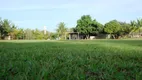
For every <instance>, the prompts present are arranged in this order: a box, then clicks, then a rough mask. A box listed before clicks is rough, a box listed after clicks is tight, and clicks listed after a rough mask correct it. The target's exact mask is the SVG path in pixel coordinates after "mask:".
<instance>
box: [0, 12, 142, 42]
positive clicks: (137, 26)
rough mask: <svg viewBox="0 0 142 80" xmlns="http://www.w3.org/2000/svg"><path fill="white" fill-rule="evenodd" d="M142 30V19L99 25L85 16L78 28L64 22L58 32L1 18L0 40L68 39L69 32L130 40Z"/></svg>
mask: <svg viewBox="0 0 142 80" xmlns="http://www.w3.org/2000/svg"><path fill="white" fill-rule="evenodd" d="M141 30H142V19H141V18H139V19H137V20H132V21H130V22H129V23H127V22H122V21H118V20H111V21H109V22H107V23H106V24H104V25H103V24H101V23H99V22H98V21H97V20H96V19H92V18H91V16H90V15H83V16H82V17H81V18H80V19H78V20H77V24H76V27H73V28H67V27H66V25H65V24H64V22H61V23H59V24H58V26H57V29H56V32H55V33H53V32H49V31H46V34H44V33H45V32H44V30H38V29H34V30H33V29H22V28H18V27H17V26H16V25H15V24H13V23H12V22H11V21H9V20H8V19H1V18H0V39H6V38H8V37H10V39H12V40H16V39H26V40H34V39H35V40H42V39H45V40H47V39H67V38H68V37H69V35H68V33H69V32H79V33H80V34H82V35H85V38H86V39H87V38H89V37H90V36H92V35H93V36H97V35H99V34H109V35H110V36H111V38H114V39H116V38H128V37H134V35H138V36H139V37H140V36H141V35H142V34H141Z"/></svg>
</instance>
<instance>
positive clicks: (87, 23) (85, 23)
mask: <svg viewBox="0 0 142 80" xmlns="http://www.w3.org/2000/svg"><path fill="white" fill-rule="evenodd" d="M91 24H92V19H91V16H90V15H83V16H82V17H81V19H79V20H77V26H76V29H77V32H79V33H81V34H84V35H85V36H86V38H87V39H88V38H89V34H90V33H91V32H92V30H93V27H92V26H91Z"/></svg>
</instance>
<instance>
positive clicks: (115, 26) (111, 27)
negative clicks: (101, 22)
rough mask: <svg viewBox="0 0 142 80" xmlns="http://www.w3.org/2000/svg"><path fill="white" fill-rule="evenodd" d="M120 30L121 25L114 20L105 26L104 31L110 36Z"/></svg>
mask: <svg viewBox="0 0 142 80" xmlns="http://www.w3.org/2000/svg"><path fill="white" fill-rule="evenodd" d="M119 30H121V25H120V23H119V22H118V21H116V20H112V21H110V22H108V23H106V24H105V26H104V31H105V32H106V33H109V34H116V33H117V32H119Z"/></svg>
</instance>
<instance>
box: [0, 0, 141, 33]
mask: <svg viewBox="0 0 142 80" xmlns="http://www.w3.org/2000/svg"><path fill="white" fill-rule="evenodd" d="M141 4H142V0H0V17H2V18H3V19H4V18H6V19H9V20H11V21H12V22H13V23H15V24H16V25H17V26H18V27H19V28H24V29H25V28H31V29H35V28H38V29H43V26H47V30H48V31H55V29H56V28H57V24H58V23H59V22H65V24H66V26H67V27H75V26H76V21H77V19H79V18H80V17H81V16H82V15H87V14H89V15H91V16H92V18H95V19H97V20H98V21H99V22H101V23H102V24H104V23H106V22H108V21H109V20H112V19H117V20H120V21H126V22H129V21H130V20H134V19H137V18H139V17H142V5H141Z"/></svg>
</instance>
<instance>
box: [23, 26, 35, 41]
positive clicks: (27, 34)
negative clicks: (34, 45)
mask: <svg viewBox="0 0 142 80" xmlns="http://www.w3.org/2000/svg"><path fill="white" fill-rule="evenodd" d="M24 33H25V34H24V36H25V39H27V40H31V39H33V34H32V30H31V29H26V30H24Z"/></svg>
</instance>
